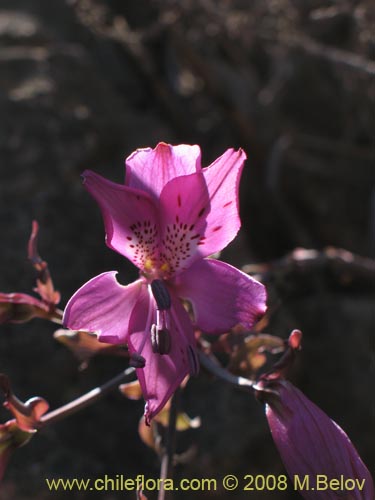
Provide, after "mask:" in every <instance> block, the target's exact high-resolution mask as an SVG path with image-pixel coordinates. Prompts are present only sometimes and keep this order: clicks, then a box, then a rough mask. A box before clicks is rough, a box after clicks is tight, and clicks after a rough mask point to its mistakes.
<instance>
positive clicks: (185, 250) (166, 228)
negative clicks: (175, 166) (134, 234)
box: [160, 172, 210, 275]
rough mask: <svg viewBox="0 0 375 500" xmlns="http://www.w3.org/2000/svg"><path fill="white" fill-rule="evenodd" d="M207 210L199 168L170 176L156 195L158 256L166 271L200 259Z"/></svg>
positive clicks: (207, 205)
mask: <svg viewBox="0 0 375 500" xmlns="http://www.w3.org/2000/svg"><path fill="white" fill-rule="evenodd" d="M209 210H210V202H209V197H208V191H207V186H206V183H205V180H204V177H203V174H202V173H201V172H199V173H195V174H190V175H184V176H181V177H176V178H175V179H172V180H171V181H170V182H168V184H167V185H166V186H165V188H164V189H163V191H162V193H161V195H160V227H161V235H162V237H161V251H160V259H161V262H162V263H166V264H167V268H168V271H169V273H170V274H171V275H172V274H176V273H178V272H181V271H183V270H185V269H187V268H188V267H189V266H190V265H191V264H192V263H193V262H194V261H195V260H197V259H201V254H200V248H201V245H202V241H204V239H205V236H204V234H205V229H206V216H207V213H208V212H209Z"/></svg>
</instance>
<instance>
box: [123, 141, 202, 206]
mask: <svg viewBox="0 0 375 500" xmlns="http://www.w3.org/2000/svg"><path fill="white" fill-rule="evenodd" d="M200 159H201V151H200V148H199V146H188V145H186V144H180V145H179V146H171V145H170V144H165V143H164V142H160V143H159V144H158V145H157V146H156V148H155V149H151V148H145V149H137V151H135V152H134V153H132V154H131V155H130V156H129V157H128V158H127V159H126V181H125V184H126V185H127V186H130V187H133V188H136V189H140V190H142V191H146V192H147V193H149V194H150V195H151V196H153V197H155V198H159V195H160V193H161V191H162V189H163V187H164V186H165V185H166V184H167V182H169V181H170V180H171V179H173V178H175V177H178V176H180V175H187V174H191V173H193V172H196V171H199V170H200V169H201V163H200Z"/></svg>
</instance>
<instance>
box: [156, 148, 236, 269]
mask: <svg viewBox="0 0 375 500" xmlns="http://www.w3.org/2000/svg"><path fill="white" fill-rule="evenodd" d="M245 158H246V156H245V153H244V152H243V151H242V150H239V151H234V150H233V149H228V151H227V152H226V153H224V154H223V155H222V156H221V157H220V158H218V159H217V160H216V161H215V162H214V163H213V164H212V165H211V166H210V167H208V168H206V169H202V170H201V171H200V172H197V173H195V174H190V175H185V176H181V177H176V178H174V179H172V180H171V181H170V182H168V184H167V185H166V186H165V187H164V189H163V191H162V193H161V196H160V224H161V232H162V238H161V241H162V245H163V247H164V248H163V250H162V260H163V257H164V260H165V261H166V262H167V263H168V264H169V267H170V271H171V273H173V274H176V273H178V272H181V271H183V270H185V269H187V268H188V267H189V266H190V265H191V264H192V263H193V262H194V261H196V260H199V259H201V258H202V257H207V256H208V255H211V254H212V253H215V252H217V251H220V250H222V249H223V248H224V247H225V246H226V245H227V244H228V243H229V242H230V241H231V240H232V239H233V238H234V236H235V235H236V234H237V232H238V229H239V227H240V219H239V216H238V183H239V178H240V173H241V170H242V167H243V163H244V160H245Z"/></svg>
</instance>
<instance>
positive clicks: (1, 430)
mask: <svg viewBox="0 0 375 500" xmlns="http://www.w3.org/2000/svg"><path fill="white" fill-rule="evenodd" d="M35 432H36V431H35V430H34V431H32V432H31V431H30V432H28V431H24V430H22V429H20V428H19V426H18V425H17V422H16V420H15V419H12V420H9V421H8V422H6V423H5V424H1V425H0V481H1V479H2V478H3V476H4V472H5V469H6V467H7V465H8V461H9V458H10V456H11V454H12V453H13V451H14V450H15V449H16V448H20V447H21V446H23V445H25V444H26V443H28V442H29V441H30V439H31V438H32V437H33V436H34V435H35Z"/></svg>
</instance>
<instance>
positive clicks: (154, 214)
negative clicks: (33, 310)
mask: <svg viewBox="0 0 375 500" xmlns="http://www.w3.org/2000/svg"><path fill="white" fill-rule="evenodd" d="M245 158H246V156H245V153H244V152H243V151H242V150H238V151H234V150H233V149H228V150H227V151H226V152H225V153H224V154H223V155H222V156H220V158H218V159H217V160H216V161H215V162H214V163H212V164H211V165H210V166H209V167H207V168H204V169H202V168H201V163H200V149H199V147H198V146H187V145H179V146H170V145H168V144H164V143H160V144H158V145H157V147H156V148H155V149H154V150H152V149H150V148H147V149H139V150H137V151H135V152H134V153H133V154H132V155H130V156H129V158H128V159H127V160H126V167H127V168H126V179H125V185H120V184H115V183H113V182H110V181H108V180H106V179H104V178H102V177H101V176H99V175H97V174H95V173H94V172H91V171H85V172H84V174H83V179H84V186H85V187H86V189H87V190H88V191H89V192H90V194H91V195H92V196H93V197H94V198H95V200H96V201H97V202H98V204H99V206H100V209H101V211H102V215H103V219H104V225H105V229H106V243H107V245H108V246H109V247H110V248H111V249H113V250H115V251H116V252H119V253H120V254H122V255H124V256H125V257H127V258H128V259H129V260H131V261H132V262H133V264H135V265H136V266H137V267H138V268H139V270H140V278H139V279H138V280H137V281H135V282H134V283H131V284H130V285H128V286H122V285H120V284H119V283H118V282H117V280H116V277H115V276H116V272H114V271H112V272H107V273H103V274H101V275H99V276H97V277H95V278H93V279H91V280H90V281H89V282H88V283H86V284H85V285H83V286H82V288H80V289H79V290H78V291H77V292H76V293H75V294H74V295H73V297H72V298H71V299H70V301H69V303H68V305H67V307H66V309H65V314H64V324H65V325H66V326H68V327H69V328H71V329H74V330H82V329H85V330H90V331H96V332H97V333H98V335H99V340H101V341H103V342H107V343H113V344H118V343H125V342H127V344H128V347H129V351H130V353H131V354H132V357H133V362H134V364H135V365H136V367H137V375H138V378H139V381H140V383H141V386H142V391H143V395H144V397H145V399H146V420H148V421H149V420H150V419H151V418H152V417H153V416H154V415H155V414H156V413H157V412H158V411H160V410H161V408H162V407H163V406H164V404H165V403H166V402H167V400H168V399H169V397H170V396H171V394H172V393H173V392H174V391H175V389H176V388H177V387H178V386H179V385H180V383H181V382H182V380H183V379H184V377H185V376H186V375H187V374H189V373H190V374H194V373H196V372H197V371H198V368H199V365H198V360H197V355H196V343H195V337H194V326H196V327H198V328H200V329H202V330H204V331H205V332H207V333H223V332H225V331H227V330H228V329H230V328H231V327H233V326H234V325H236V324H238V323H242V324H243V325H245V326H246V327H249V328H250V327H251V326H252V325H253V324H254V322H255V321H257V319H258V318H259V317H260V316H261V315H262V314H264V312H265V309H266V306H265V300H266V293H265V289H264V287H263V285H261V284H260V283H258V282H257V281H255V280H254V279H252V278H250V277H249V276H247V275H246V274H244V273H242V272H240V271H238V270H237V269H235V268H233V267H232V266H230V265H228V264H225V263H223V262H219V261H217V260H214V259H206V257H208V256H209V255H211V254H213V253H215V252H217V251H219V250H221V249H223V248H224V247H225V246H226V245H227V244H228V243H229V242H230V241H231V240H232V239H233V238H234V237H235V235H236V234H237V232H238V230H239V227H240V219H239V216H238V185H239V178H240V174H241V170H242V167H243V164H244V161H245ZM181 300H187V301H189V303H190V304H191V307H192V311H193V315H194V325H193V323H192V321H191V319H190V317H189V315H188V313H187V312H186V310H185V308H184V307H183V305H182V303H181ZM144 362H145V365H144ZM143 365H144V366H143Z"/></svg>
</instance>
